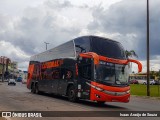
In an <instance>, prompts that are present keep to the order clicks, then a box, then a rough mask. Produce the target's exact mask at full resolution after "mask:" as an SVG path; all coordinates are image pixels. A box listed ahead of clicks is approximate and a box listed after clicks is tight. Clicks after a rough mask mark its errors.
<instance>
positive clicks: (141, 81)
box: [137, 80, 147, 85]
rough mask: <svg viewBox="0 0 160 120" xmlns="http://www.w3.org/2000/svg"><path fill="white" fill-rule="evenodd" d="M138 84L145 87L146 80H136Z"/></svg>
mask: <svg viewBox="0 0 160 120" xmlns="http://www.w3.org/2000/svg"><path fill="white" fill-rule="evenodd" d="M137 81H138V83H139V84H143V85H146V84H147V80H137Z"/></svg>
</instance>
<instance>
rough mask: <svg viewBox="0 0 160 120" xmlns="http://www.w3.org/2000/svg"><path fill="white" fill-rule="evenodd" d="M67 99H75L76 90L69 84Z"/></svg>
mask: <svg viewBox="0 0 160 120" xmlns="http://www.w3.org/2000/svg"><path fill="white" fill-rule="evenodd" d="M68 100H69V101H71V102H75V101H76V92H75V89H74V87H73V86H70V87H69V89H68Z"/></svg>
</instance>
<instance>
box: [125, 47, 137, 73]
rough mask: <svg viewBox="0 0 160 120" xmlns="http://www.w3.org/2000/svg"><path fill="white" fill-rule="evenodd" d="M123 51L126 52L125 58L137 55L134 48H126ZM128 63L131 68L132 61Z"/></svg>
mask: <svg viewBox="0 0 160 120" xmlns="http://www.w3.org/2000/svg"><path fill="white" fill-rule="evenodd" d="M125 53H126V57H127V58H129V57H133V56H134V57H136V58H138V55H137V54H136V52H135V51H134V50H130V51H128V50H126V51H125ZM130 65H131V68H132V63H131V64H130ZM132 73H133V72H132Z"/></svg>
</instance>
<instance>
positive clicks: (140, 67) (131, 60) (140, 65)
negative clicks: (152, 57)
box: [128, 59, 142, 72]
mask: <svg viewBox="0 0 160 120" xmlns="http://www.w3.org/2000/svg"><path fill="white" fill-rule="evenodd" d="M128 62H133V63H136V64H137V65H138V72H142V64H141V63H140V62H139V61H138V60H133V59H128Z"/></svg>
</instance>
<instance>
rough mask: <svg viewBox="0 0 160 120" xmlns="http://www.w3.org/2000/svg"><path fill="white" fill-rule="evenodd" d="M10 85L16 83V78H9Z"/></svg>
mask: <svg viewBox="0 0 160 120" xmlns="http://www.w3.org/2000/svg"><path fill="white" fill-rule="evenodd" d="M8 85H16V81H15V79H9V81H8Z"/></svg>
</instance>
